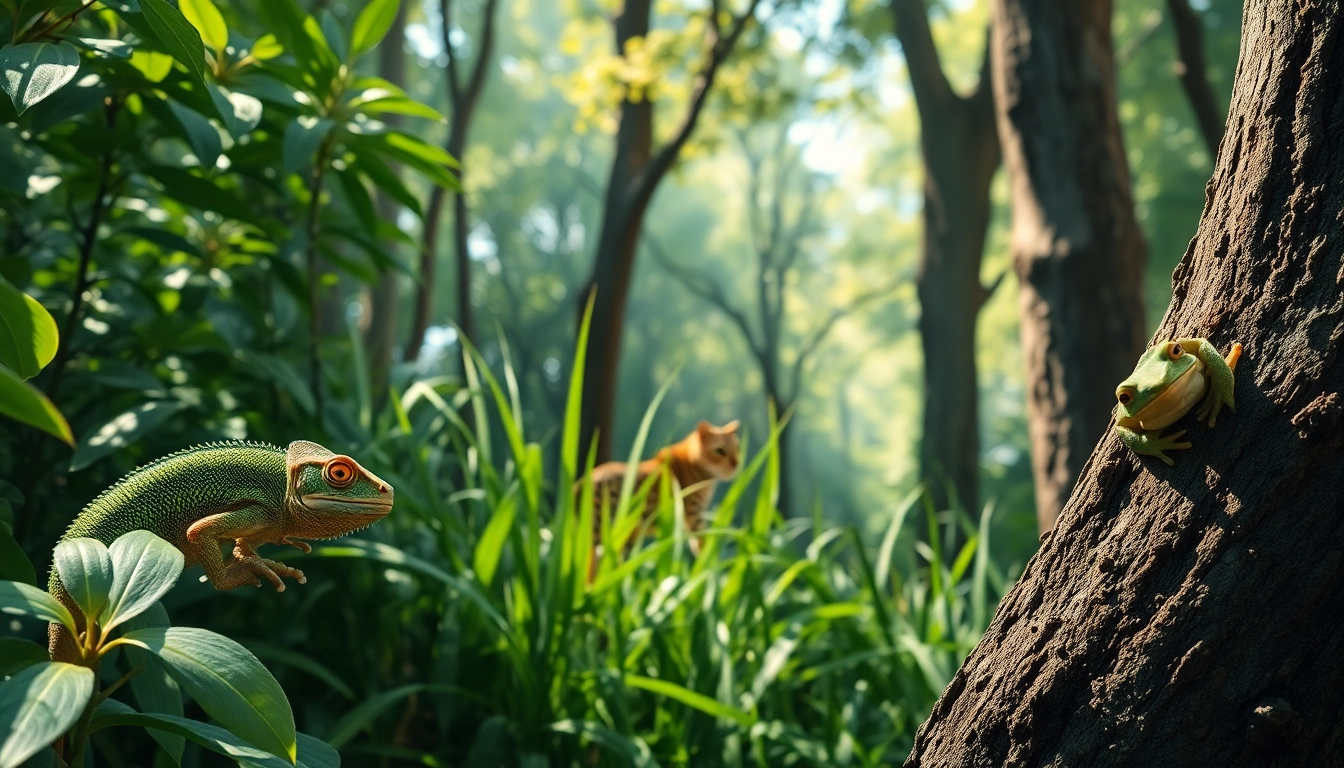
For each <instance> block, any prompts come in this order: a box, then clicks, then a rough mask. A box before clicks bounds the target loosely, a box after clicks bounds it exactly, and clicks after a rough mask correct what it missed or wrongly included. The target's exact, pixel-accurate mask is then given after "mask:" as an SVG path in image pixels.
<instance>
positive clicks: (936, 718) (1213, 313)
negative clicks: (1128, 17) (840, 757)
mask: <svg viewBox="0 0 1344 768" xmlns="http://www.w3.org/2000/svg"><path fill="white" fill-rule="evenodd" d="M1341 79H1344V12H1341V9H1340V4H1339V2H1338V0H1303V1H1302V2H1298V3H1294V4H1292V5H1285V4H1283V3H1278V2H1268V1H1267V0H1253V1H1252V2H1250V3H1248V4H1247V6H1246V11H1245V20H1244V26H1243V37H1242V45H1241V61H1240V64H1239V66H1238V70H1237V77H1236V83H1235V87H1234V90H1233V94H1232V105H1231V109H1230V117H1229V119H1228V123H1227V130H1228V133H1227V137H1226V139H1225V141H1224V142H1223V145H1222V149H1221V151H1220V152H1219V154H1218V158H1217V163H1216V165H1215V169H1214V173H1213V178H1212V180H1211V181H1210V182H1209V184H1208V186H1207V187H1206V190H1207V197H1206V203H1205V206H1204V213H1203V217H1202V220H1201V222H1200V227H1199V232H1198V234H1197V235H1196V237H1195V239H1194V240H1193V241H1192V242H1191V243H1190V247H1189V249H1188V250H1187V252H1186V254H1185V257H1184V259H1183V260H1182V261H1181V263H1180V265H1179V266H1178V267H1177V269H1176V271H1175V273H1174V275H1173V280H1172V283H1173V285H1172V287H1173V298H1172V302H1171V305H1170V306H1169V307H1168V309H1167V313H1166V317H1165V318H1164V319H1163V321H1162V323H1161V326H1160V327H1159V328H1158V331H1157V334H1156V338H1158V339H1169V338H1172V337H1178V336H1205V337H1208V338H1209V339H1210V340H1211V341H1213V343H1214V344H1215V345H1216V346H1217V347H1218V348H1219V349H1221V350H1222V351H1224V352H1226V351H1227V350H1228V348H1229V347H1230V346H1231V344H1232V342H1233V341H1240V342H1241V343H1242V344H1243V345H1245V354H1243V355H1242V358H1241V362H1240V364H1239V365H1238V366H1237V369H1236V372H1235V376H1236V391H1235V393H1236V411H1235V413H1227V414H1226V415H1225V416H1220V417H1219V418H1218V422H1217V427H1216V428H1215V429H1212V430H1210V429H1208V428H1207V427H1204V426H1202V425H1199V424H1195V423H1194V421H1193V418H1191V417H1187V419H1185V420H1183V421H1181V422H1178V423H1176V424H1174V425H1172V427H1171V429H1180V428H1188V429H1189V432H1188V433H1187V434H1188V436H1189V439H1190V441H1191V442H1192V443H1193V444H1194V445H1193V447H1192V448H1190V449H1189V450H1184V451H1179V452H1176V453H1174V454H1173V456H1174V458H1175V461H1176V464H1175V466H1174V467H1167V466H1166V465H1164V464H1162V463H1161V462H1159V461H1157V460H1155V459H1153V458H1150V457H1139V456H1136V455H1135V454H1133V453H1131V452H1130V451H1129V450H1128V449H1126V448H1124V447H1123V446H1122V445H1121V443H1120V441H1119V440H1118V439H1115V438H1114V437H1111V436H1107V437H1105V438H1104V439H1103V440H1102V442H1101V444H1100V445H1099V446H1097V448H1096V450H1095V451H1094V452H1093V454H1092V457H1091V459H1090V460H1089V461H1088V463H1087V466H1086V468H1085V471H1084V473H1083V476H1082V478H1081V479H1080V481H1079V484H1078V487H1077V489H1076V490H1075V491H1074V493H1073V496H1072V498H1071V499H1070V500H1069V503H1068V505H1067V506H1066V507H1065V508H1064V511H1063V513H1062V514H1061V515H1060V518H1059V525H1058V526H1057V527H1056V528H1055V530H1054V532H1053V533H1052V534H1051V535H1048V536H1046V537H1045V541H1044V544H1043V545H1042V547H1041V549H1040V551H1039V552H1038V553H1037V554H1036V556H1035V557H1034V558H1033V559H1032V560H1031V562H1029V563H1028V565H1027V568H1026V570H1025V571H1024V573H1023V575H1022V578H1021V579H1020V580H1019V581H1018V583H1017V585H1016V586H1014V587H1013V589H1012V590H1011V591H1010V592H1009V594H1008V595H1007V596H1006V597H1005V598H1004V600H1003V602H1002V604H1001V605H1000V606H999V609H998V613H997V615H996V616H995V618H994V620H993V622H992V623H991V625H990V627H989V630H988V631H987V632H986V634H985V637H984V639H983V640H982V641H981V643H980V645H979V647H978V648H977V649H976V650H975V651H974V652H973V653H972V654H971V656H970V657H969V658H967V660H966V662H965V664H963V665H962V668H961V669H960V670H959V671H958V672H957V674H956V675H955V676H954V677H953V679H952V681H951V683H950V684H949V685H948V687H947V690H946V691H944V693H943V695H942V698H941V699H940V700H939V702H938V704H937V705H936V706H935V707H934V710H933V714H932V715H931V716H930V718H929V720H928V722H927V723H925V724H924V725H923V726H922V727H921V728H920V730H919V732H918V735H917V736H916V738H915V744H914V750H913V752H912V753H911V756H910V758H909V759H908V760H907V761H906V766H908V767H909V768H914V767H915V766H952V765H959V766H960V765H969V766H982V765H983V766H1002V765H1024V766H1025V765H1068V766H1076V767H1077V768H1088V767H1089V766H1115V765H1134V766H1140V765H1144V766H1146V765H1218V766H1229V767H1230V768H1239V767H1241V766H1256V767H1257V768H1259V767H1261V766H1299V765H1314V766H1326V765H1340V764H1344V718H1342V717H1341V716H1340V712H1342V711H1344V622H1341V621H1339V617H1340V616H1341V615H1344V568H1342V567H1341V556H1340V551H1341V542H1344V356H1341V355H1339V354H1336V353H1335V350H1338V349H1339V348H1340V347H1341V345H1344V302H1342V301H1341V292H1340V275H1344V230H1341V228H1340V211H1344V188H1341V186H1340V185H1339V183H1338V179H1339V178H1340V177H1341V175H1344V91H1341V89H1340V87H1339V84H1340V82H1341ZM1130 362H1131V364H1132V363H1133V361H1130Z"/></svg>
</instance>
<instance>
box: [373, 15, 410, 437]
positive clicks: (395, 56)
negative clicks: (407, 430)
mask: <svg viewBox="0 0 1344 768" xmlns="http://www.w3.org/2000/svg"><path fill="white" fill-rule="evenodd" d="M405 40H406V8H405V6H404V5H399V6H398V7H397V15H396V17H395V19H394V20H393V22H392V27H391V29H389V30H388V31H387V37H386V38H384V39H383V42H382V44H381V45H380V46H379V47H378V72H379V74H380V75H381V76H382V77H383V79H385V80H387V81H388V82H390V83H393V84H394V85H398V86H402V85H405V83H406V51H405V49H404V46H405ZM383 121H384V122H386V123H387V124H388V125H392V126H398V125H400V123H401V119H400V116H399V115H385V116H384V117H383ZM376 204H377V206H378V215H379V216H380V217H382V218H384V219H387V220H390V221H392V222H393V223H395V222H396V217H397V211H398V210H399V206H398V204H397V203H396V202H395V201H394V200H392V199H391V198H390V197H388V196H387V195H386V194H384V193H383V191H382V190H381V189H380V190H378V192H377V199H376ZM385 247H386V248H387V249H388V250H389V251H391V252H393V253H395V252H396V250H397V248H398V246H396V245H395V244H393V243H387V244H386V245H385ZM372 294H373V295H372V296H371V297H370V299H371V301H370V302H369V305H370V309H371V312H370V315H371V316H370V318H369V327H368V330H367V331H366V332H365V334H364V344H365V346H366V347H367V349H368V360H369V380H370V382H371V384H372V392H373V402H374V404H375V406H374V407H375V410H376V409H377V407H378V404H380V403H382V402H384V401H385V400H386V390H387V383H388V374H389V372H390V371H391V369H392V350H393V349H394V348H395V347H396V345H397V319H398V315H399V314H400V313H401V312H400V310H401V300H400V298H401V296H400V294H401V280H400V276H399V275H398V273H397V272H396V271H395V270H387V271H386V272H383V273H382V275H380V276H379V278H378V282H377V284H375V285H374V287H373V291H372Z"/></svg>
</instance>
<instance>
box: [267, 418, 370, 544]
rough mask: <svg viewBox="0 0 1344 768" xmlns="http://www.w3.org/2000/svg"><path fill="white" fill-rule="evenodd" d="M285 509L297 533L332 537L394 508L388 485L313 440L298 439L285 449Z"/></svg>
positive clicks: (325, 537)
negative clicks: (286, 475)
mask: <svg viewBox="0 0 1344 768" xmlns="http://www.w3.org/2000/svg"><path fill="white" fill-rule="evenodd" d="M285 461H286V464H288V468H289V484H288V485H287V487H286V489H285V501H286V505H285V506H286V511H287V512H288V514H289V516H290V519H291V526H292V528H293V530H292V531H291V532H290V535H291V536H293V537H295V538H300V539H333V538H336V537H337V536H344V535H346V534H348V533H354V532H355V531H358V530H360V529H362V528H366V527H368V526H369V525H372V524H373V523H376V522H378V521H379V520H381V519H382V518H383V517H384V516H385V515H386V514H387V513H388V512H390V511H392V498H393V491H392V486H391V485H389V484H388V483H387V482H386V481H384V480H383V479H382V478H380V477H378V476H377V475H375V474H373V473H372V472H370V471H368V470H367V469H365V468H364V467H362V466H360V465H359V462H357V461H355V460H354V459H352V458H350V457H349V456H341V455H338V454H335V453H332V452H331V451H329V450H327V449H326V448H323V447H322V446H320V445H318V444H317V443H310V442H308V441H306V440H296V441H294V442H292V443H290V444H289V448H288V450H286V452H285Z"/></svg>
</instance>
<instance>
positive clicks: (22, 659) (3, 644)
mask: <svg viewBox="0 0 1344 768" xmlns="http://www.w3.org/2000/svg"><path fill="white" fill-rule="evenodd" d="M48 660H49V658H48V656H47V649H46V648H43V647H42V646H40V645H38V644H37V643H34V642H33V641H32V640H22V639H20V638H17V637H0V678H4V677H8V676H10V675H13V674H14V673H16V672H18V671H19V670H21V669H27V668H28V667H31V666H33V665H34V664H41V663H42V662H44V661H48Z"/></svg>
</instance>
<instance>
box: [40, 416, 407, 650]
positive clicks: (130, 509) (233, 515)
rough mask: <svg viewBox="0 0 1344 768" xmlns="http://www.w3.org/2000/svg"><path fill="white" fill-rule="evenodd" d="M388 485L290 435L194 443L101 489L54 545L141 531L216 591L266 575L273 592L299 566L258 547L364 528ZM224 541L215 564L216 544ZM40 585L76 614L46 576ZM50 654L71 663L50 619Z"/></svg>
mask: <svg viewBox="0 0 1344 768" xmlns="http://www.w3.org/2000/svg"><path fill="white" fill-rule="evenodd" d="M392 499H393V491H392V486H390V485H388V484H387V483H385V482H383V480H381V479H379V478H378V477H377V476H376V475H374V474H373V473H372V472H369V471H368V470H366V469H364V468H363V467H361V466H360V465H359V464H358V463H357V462H356V461H355V460H354V459H351V458H350V457H348V456H338V455H336V454H334V453H332V452H331V451H328V450H327V449H325V448H323V447H322V446H320V445H318V444H317V443H310V442H307V441H304V440H298V441H295V442H293V443H290V444H289V447H288V448H287V449H282V448H277V447H275V446H272V445H266V444H263V443H245V442H225V443H212V444H210V445H202V446H197V447H195V448H188V449H187V450H184V451H180V452H178V453H174V454H172V455H170V456H165V457H164V458H162V459H159V460H158V461H155V462H153V463H151V464H148V465H146V466H143V467H141V468H139V469H137V470H135V471H134V472H132V473H130V474H129V475H127V476H126V477H124V478H122V479H121V480H119V481H117V483H116V484H115V485H113V486H112V487H111V488H108V489H107V490H106V491H104V492H103V493H101V494H100V495H99V496H98V498H96V499H94V500H93V501H92V502H90V504H89V505H88V506H87V507H85V508H84V511H82V512H80V514H79V516H78V517H76V518H75V520H74V522H73V523H71V525H70V528H69V529H68V530H66V532H65V535H64V536H62V537H61V540H62V541H65V540H67V539H74V538H80V537H88V538H92V539H97V540H98V541H101V542H103V543H104V544H111V543H112V542H113V541H115V540H116V539H117V537H119V536H121V535H122V534H125V533H129V532H131V531H136V530H146V531H150V532H152V533H154V534H155V535H157V536H159V537H160V538H162V539H164V540H166V541H168V542H170V543H171V544H173V546H175V547H177V548H178V549H180V550H182V554H183V555H184V556H185V559H186V563H185V565H186V567H191V566H192V565H196V564H198V563H199V564H200V565H201V566H202V568H203V569H204V570H205V575H206V578H208V579H209V580H210V583H211V584H213V585H214V586H215V588H216V589H221V590H224V589H234V588H235V587H240V586H242V585H244V584H252V585H255V586H261V580H262V579H266V580H267V581H269V582H271V583H272V584H274V585H275V588H276V590H277V591H280V592H283V591H284V589H285V583H284V581H283V578H284V577H289V578H293V579H295V580H297V581H298V582H299V583H300V584H303V583H305V582H306V579H305V578H304V575H303V572H302V571H300V570H298V569H296V568H290V567H289V566H287V565H285V564H284V563H281V562H277V561H275V560H268V559H266V558H264V557H260V556H259V555H257V551H256V548H257V546H259V545H261V544H288V545H290V546H293V547H296V548H298V549H301V550H303V551H304V552H308V551H310V550H311V547H309V546H308V544H306V543H304V542H302V541H297V540H296V539H330V538H335V537H337V536H344V535H346V534H348V533H353V532H355V531H357V530H360V529H362V528H365V527H367V526H369V525H371V524H372V523H374V522H376V521H378V520H379V519H381V518H382V517H383V516H384V515H386V514H387V513H388V512H389V511H391V509H392ZM221 539H223V540H228V541H230V542H232V543H233V545H234V548H233V557H232V558H231V559H230V560H229V561H228V562H225V560H224V557H223V555H222V554H221V552H220V548H219V542H220V540H221ZM47 588H48V590H49V591H50V592H51V594H52V595H53V596H55V597H56V598H57V599H58V600H60V601H61V603H63V604H64V605H65V607H67V608H69V609H70V612H71V613H72V614H74V616H75V621H76V624H77V625H78V627H79V630H80V631H81V632H83V631H84V626H83V621H84V620H83V616H82V614H80V612H79V609H78V607H77V606H75V604H74V602H73V601H72V600H70V598H69V596H68V595H67V594H66V592H65V589H64V587H63V586H62V584H61V580H60V577H59V576H58V575H57V573H56V568H55V566H53V567H52V569H51V574H50V575H49V576H48V578H47ZM48 635H49V640H50V651H51V656H52V658H53V659H56V660H59V661H74V660H75V659H77V658H78V655H79V650H78V646H77V645H76V643H75V642H74V638H72V637H70V634H69V632H67V631H66V630H65V629H64V628H63V627H61V626H60V625H59V624H52V625H51V626H50V629H49V632H48Z"/></svg>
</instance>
